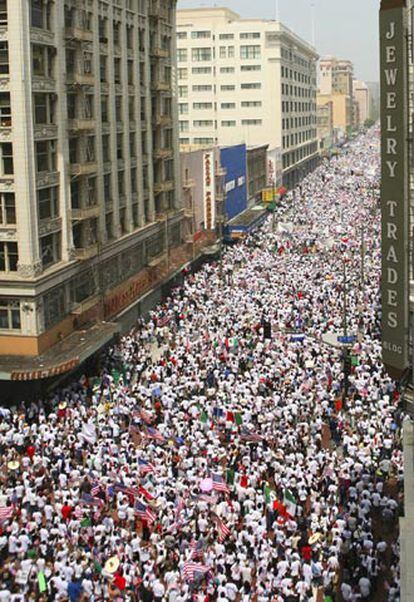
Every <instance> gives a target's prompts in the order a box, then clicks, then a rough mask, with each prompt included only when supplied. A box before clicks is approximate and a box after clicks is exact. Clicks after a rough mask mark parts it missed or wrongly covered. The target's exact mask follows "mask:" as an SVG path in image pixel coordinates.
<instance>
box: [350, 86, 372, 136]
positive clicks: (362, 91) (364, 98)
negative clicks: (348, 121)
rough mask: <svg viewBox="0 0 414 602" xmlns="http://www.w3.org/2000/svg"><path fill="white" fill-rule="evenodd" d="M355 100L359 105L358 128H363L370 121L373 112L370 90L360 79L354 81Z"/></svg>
mask: <svg viewBox="0 0 414 602" xmlns="http://www.w3.org/2000/svg"><path fill="white" fill-rule="evenodd" d="M353 90H354V98H355V101H356V103H357V105H358V120H357V126H358V127H361V126H363V125H364V123H365V122H366V121H367V119H369V117H370V112H371V98H370V93H369V88H368V86H367V84H366V83H365V82H362V81H360V80H358V79H354V81H353Z"/></svg>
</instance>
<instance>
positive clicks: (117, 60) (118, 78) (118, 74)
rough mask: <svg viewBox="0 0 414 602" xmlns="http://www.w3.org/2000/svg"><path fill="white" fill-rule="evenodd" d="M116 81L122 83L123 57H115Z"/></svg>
mask: <svg viewBox="0 0 414 602" xmlns="http://www.w3.org/2000/svg"><path fill="white" fill-rule="evenodd" d="M114 81H115V83H116V84H120V83H121V59H120V58H116V57H115V58H114Z"/></svg>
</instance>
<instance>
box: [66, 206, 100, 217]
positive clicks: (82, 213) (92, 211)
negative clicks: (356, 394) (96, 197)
mask: <svg viewBox="0 0 414 602" xmlns="http://www.w3.org/2000/svg"><path fill="white" fill-rule="evenodd" d="M99 210H100V208H99V205H92V206H91V207H80V208H79V209H72V211H71V218H72V219H73V220H82V219H90V218H92V217H98V216H99Z"/></svg>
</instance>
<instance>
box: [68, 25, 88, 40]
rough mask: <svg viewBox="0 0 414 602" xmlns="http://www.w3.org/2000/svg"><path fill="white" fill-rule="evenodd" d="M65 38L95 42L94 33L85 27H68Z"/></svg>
mask: <svg viewBox="0 0 414 602" xmlns="http://www.w3.org/2000/svg"><path fill="white" fill-rule="evenodd" d="M65 38H66V39H69V40H79V42H93V33H92V31H89V30H88V29H83V27H68V28H67V29H66V31H65Z"/></svg>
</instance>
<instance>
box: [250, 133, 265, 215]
mask: <svg viewBox="0 0 414 602" xmlns="http://www.w3.org/2000/svg"><path fill="white" fill-rule="evenodd" d="M267 149H268V147H267V145H266V144H265V145H262V146H253V147H250V148H248V149H247V203H248V205H255V204H256V203H260V202H261V200H262V191H263V190H264V189H265V188H266V187H267V180H268V177H267Z"/></svg>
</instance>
